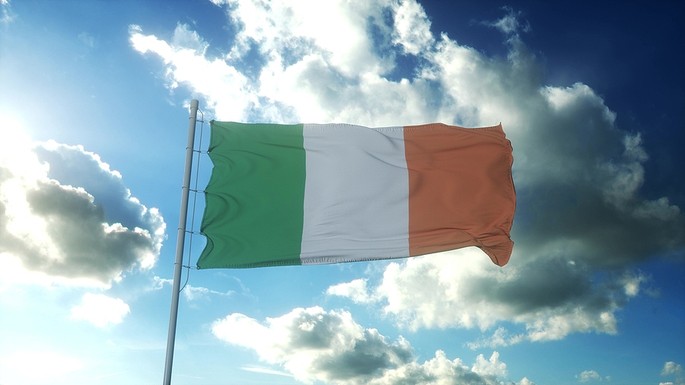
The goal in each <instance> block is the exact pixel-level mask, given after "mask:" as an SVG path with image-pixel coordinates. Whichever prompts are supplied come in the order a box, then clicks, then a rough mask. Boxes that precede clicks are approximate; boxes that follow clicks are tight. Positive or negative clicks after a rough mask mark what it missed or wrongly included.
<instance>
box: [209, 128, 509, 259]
mask: <svg viewBox="0 0 685 385" xmlns="http://www.w3.org/2000/svg"><path fill="white" fill-rule="evenodd" d="M209 156H210V158H211V160H212V162H213V164H214V168H213V170H212V174H211V177H210V180H209V183H208V185H207V188H206V207H205V211H204V216H203V220H202V226H201V231H202V233H203V234H204V235H205V236H206V237H207V244H206V246H205V249H204V250H203V252H202V254H201V256H200V258H199V260H198V263H197V266H198V268H200V269H205V268H246V267H260V266H278V265H299V264H319V263H337V262H351V261H366V260H374V259H388V258H401V257H409V256H417V255H422V254H428V253H434V252H438V251H445V250H451V249H457V248H461V247H466V246H476V247H479V248H480V249H481V250H483V251H484V252H485V254H487V255H488V256H489V257H490V258H491V259H492V261H493V262H494V263H496V264H497V265H500V266H503V265H504V264H506V263H507V261H508V260H509V257H510V255H511V251H512V246H513V242H512V241H511V239H510V237H509V231H510V229H511V225H512V221H513V217H514V208H515V205H516V194H515V191H514V185H513V181H512V177H511V166H512V161H513V158H512V148H511V143H510V142H509V140H507V139H506V136H505V134H504V131H503V130H502V127H501V125H498V126H494V127H483V128H463V127H457V126H449V125H445V124H425V125H416V126H405V127H382V128H372V127H363V126H355V125H349V124H299V125H276V124H244V123H233V122H217V121H213V122H212V123H211V140H210V146H209Z"/></svg>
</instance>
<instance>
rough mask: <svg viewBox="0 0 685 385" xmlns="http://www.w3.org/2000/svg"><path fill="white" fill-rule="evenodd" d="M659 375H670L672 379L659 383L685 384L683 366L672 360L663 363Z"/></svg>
mask: <svg viewBox="0 0 685 385" xmlns="http://www.w3.org/2000/svg"><path fill="white" fill-rule="evenodd" d="M661 375H662V376H664V377H672V378H673V381H668V382H662V383H660V385H661V384H664V385H665V384H670V385H685V372H684V371H683V367H682V365H680V364H678V363H676V362H674V361H667V362H666V363H664V367H663V368H662V369H661Z"/></svg>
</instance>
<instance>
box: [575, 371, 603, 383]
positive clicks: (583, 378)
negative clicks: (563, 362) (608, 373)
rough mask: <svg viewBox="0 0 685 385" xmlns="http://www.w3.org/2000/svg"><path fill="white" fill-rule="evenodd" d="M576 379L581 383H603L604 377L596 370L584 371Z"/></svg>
mask: <svg viewBox="0 0 685 385" xmlns="http://www.w3.org/2000/svg"><path fill="white" fill-rule="evenodd" d="M576 377H577V378H578V381H580V382H590V381H602V376H601V375H600V374H599V373H597V371H595V370H583V371H582V372H581V373H580V374H579V375H577V376H576Z"/></svg>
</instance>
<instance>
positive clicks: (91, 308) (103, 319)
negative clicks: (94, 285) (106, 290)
mask: <svg viewBox="0 0 685 385" xmlns="http://www.w3.org/2000/svg"><path fill="white" fill-rule="evenodd" d="M130 312H131V308H130V307H129V306H128V304H127V303H126V302H124V301H123V300H122V299H121V298H113V297H109V296H106V295H104V294H92V293H86V294H84V295H83V297H81V302H80V303H79V304H78V305H75V306H74V307H72V308H71V318H73V319H75V320H81V321H86V322H89V323H91V324H93V325H95V326H97V327H99V328H104V327H107V326H110V325H116V324H120V323H121V322H122V321H123V320H124V318H125V317H126V316H127V315H128V313H130Z"/></svg>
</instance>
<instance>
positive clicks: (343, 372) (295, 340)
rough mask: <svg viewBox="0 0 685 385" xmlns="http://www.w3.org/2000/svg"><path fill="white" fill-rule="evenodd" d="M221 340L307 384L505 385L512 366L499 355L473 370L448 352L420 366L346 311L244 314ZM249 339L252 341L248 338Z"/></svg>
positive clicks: (221, 324) (224, 329) (405, 347)
mask: <svg viewBox="0 0 685 385" xmlns="http://www.w3.org/2000/svg"><path fill="white" fill-rule="evenodd" d="M212 331H213V333H214V335H215V336H217V337H218V338H219V339H221V340H223V341H225V342H228V343H231V344H236V345H239V346H243V347H246V348H249V349H252V350H254V351H255V352H256V353H257V354H258V355H259V356H260V358H261V359H262V360H264V361H266V362H268V363H270V364H275V365H281V366H283V367H284V368H285V369H286V370H288V371H289V372H290V373H292V374H293V375H294V376H295V377H296V378H298V379H299V380H302V381H306V382H312V381H322V382H325V383H331V384H341V385H362V384H363V385H397V384H412V385H418V384H426V385H427V384H436V383H440V384H454V385H457V384H460V385H461V384H466V385H470V384H473V385H475V384H483V385H489V384H500V383H501V381H502V380H504V379H505V377H506V365H505V364H504V363H503V362H501V361H500V360H499V355H498V354H497V353H496V352H495V353H493V355H492V356H491V357H490V359H489V360H488V359H485V358H484V357H483V356H479V357H478V358H477V360H476V362H475V363H474V365H473V366H471V367H469V366H467V365H465V364H464V363H463V362H462V361H461V360H460V359H455V360H449V359H448V358H447V357H446V356H445V354H444V353H443V352H442V351H437V352H436V354H435V357H433V358H431V359H429V360H427V361H425V362H423V363H419V362H417V361H416V357H415V356H414V355H413V353H412V349H411V346H410V345H409V343H408V342H407V341H406V340H404V339H403V338H401V337H400V338H399V339H398V340H397V341H395V342H389V341H387V339H386V338H385V337H384V336H383V335H381V334H380V333H379V332H378V331H377V330H375V329H366V328H363V327H362V326H361V325H359V324H357V323H356V322H355V321H354V320H353V319H352V317H351V315H350V314H349V313H347V312H345V311H325V310H324V309H322V308H319V307H313V308H308V309H302V308H298V309H294V310H292V311H291V312H290V313H288V314H284V315H282V316H280V317H276V318H269V319H267V320H266V322H264V323H260V322H258V321H256V320H254V319H251V318H248V317H246V316H244V315H242V314H230V315H228V316H226V317H225V318H223V319H220V320H217V321H216V322H214V324H213V325H212ZM246 336H250V337H249V338H247V337H246Z"/></svg>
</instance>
